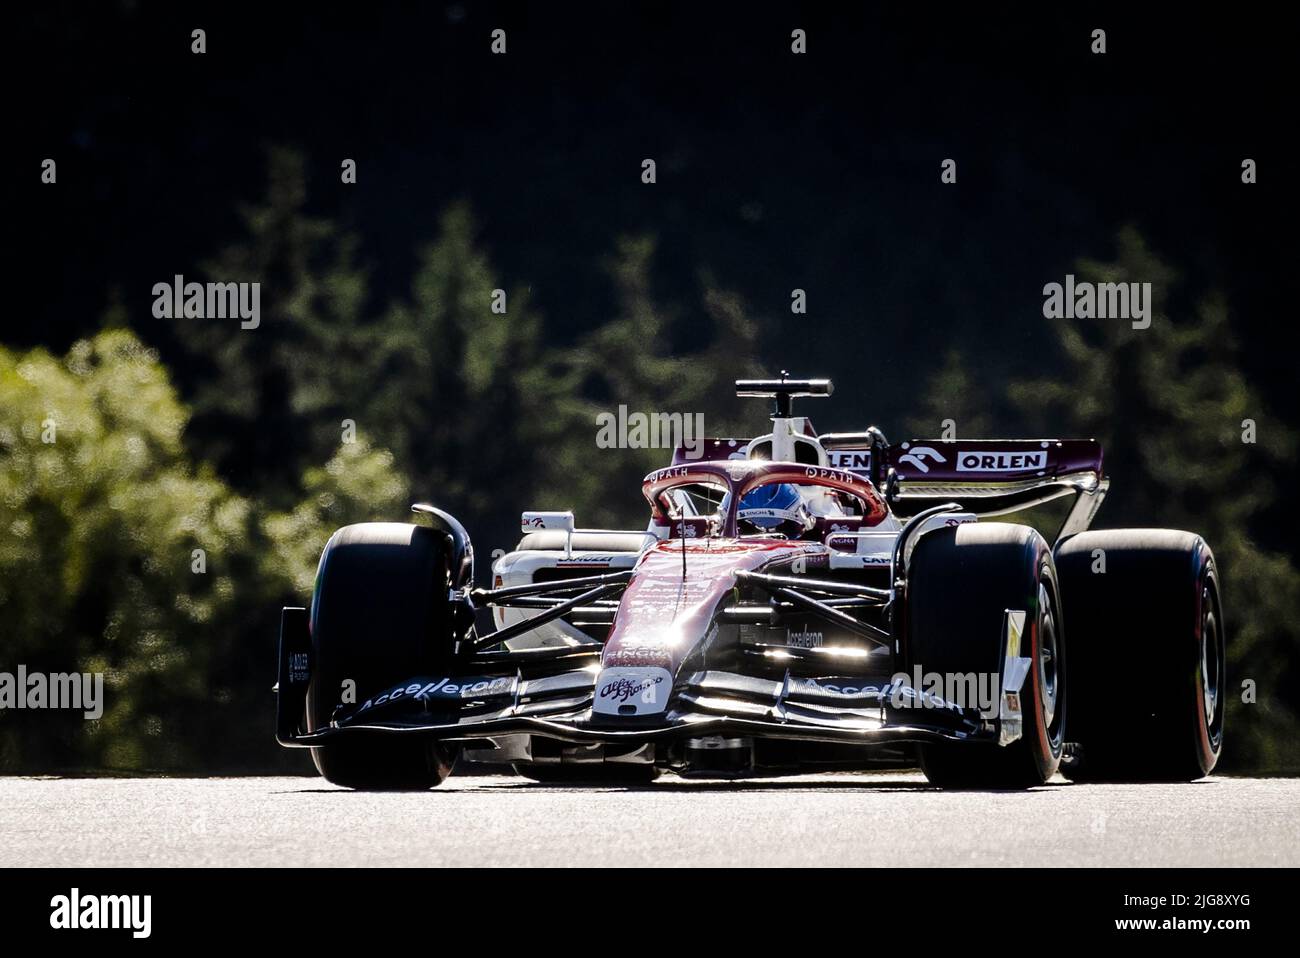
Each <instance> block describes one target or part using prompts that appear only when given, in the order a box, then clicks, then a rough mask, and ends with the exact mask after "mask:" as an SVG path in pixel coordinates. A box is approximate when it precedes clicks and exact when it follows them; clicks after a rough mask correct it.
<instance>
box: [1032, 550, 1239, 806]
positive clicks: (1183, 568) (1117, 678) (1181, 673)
mask: <svg viewBox="0 0 1300 958" xmlns="http://www.w3.org/2000/svg"><path fill="white" fill-rule="evenodd" d="M1098 550H1100V551H1098ZM1056 561H1057V567H1058V568H1059V570H1060V574H1061V588H1062V591H1063V592H1064V594H1065V596H1066V599H1067V601H1068V602H1069V603H1070V636H1071V642H1070V680H1071V682H1073V683H1074V692H1073V693H1072V695H1071V698H1072V701H1073V702H1074V706H1075V720H1072V721H1071V723H1070V724H1071V729H1070V740H1071V741H1072V742H1076V743H1078V745H1079V755H1078V757H1077V759H1073V758H1072V759H1071V760H1070V761H1069V762H1067V763H1066V766H1065V767H1064V769H1063V771H1064V773H1065V774H1066V775H1067V776H1068V777H1069V778H1071V779H1074V780H1076V781H1165V782H1169V781H1191V780H1193V779H1197V778H1202V777H1203V776H1205V775H1208V774H1209V773H1210V771H1211V770H1212V769H1213V768H1214V766H1215V763H1216V762H1218V760H1219V755H1220V753H1221V751H1222V749H1223V711H1224V704H1225V699H1226V695H1225V691H1226V688H1227V685H1226V676H1225V671H1224V660H1225V651H1226V642H1225V634H1224V629H1223V610H1222V604H1221V600H1220V597H1219V578H1218V570H1217V568H1216V566H1215V563H1214V555H1213V553H1211V551H1210V547H1209V546H1208V545H1206V543H1205V540H1204V539H1202V538H1201V537H1200V536H1198V535H1195V534H1193V533H1190V532H1177V531H1174V530H1171V529H1112V530H1102V531H1097V532H1083V533H1080V534H1079V535H1076V536H1072V537H1071V538H1069V539H1067V540H1066V541H1065V542H1064V543H1062V544H1061V546H1060V547H1059V548H1058V549H1057V553H1056ZM1099 561H1103V562H1104V565H1099V564H1098V563H1099ZM1094 568H1104V569H1105V572H1104V573H1102V572H1094V571H1093V570H1094Z"/></svg>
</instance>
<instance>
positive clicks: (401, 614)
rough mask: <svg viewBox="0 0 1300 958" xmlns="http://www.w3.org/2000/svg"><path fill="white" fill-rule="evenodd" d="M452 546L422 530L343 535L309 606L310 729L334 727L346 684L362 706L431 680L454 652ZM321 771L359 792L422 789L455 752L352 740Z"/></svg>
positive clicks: (361, 530)
mask: <svg viewBox="0 0 1300 958" xmlns="http://www.w3.org/2000/svg"><path fill="white" fill-rule="evenodd" d="M448 552H449V550H448V547H447V539H446V537H445V536H443V535H442V534H440V533H439V532H437V531H435V530H433V529H429V528H425V527H423V526H414V525H408V524H406V523H397V522H367V523H361V524H359V525H352V526H345V527H343V528H342V529H339V530H338V531H337V532H335V533H334V535H333V536H332V537H331V538H330V541H329V542H328V543H327V544H326V546H325V551H324V553H323V554H322V555H321V562H320V568H319V570H318V572H317V574H316V591H315V594H314V595H313V597H312V606H311V639H312V678H311V684H310V685H309V686H308V689H307V729H308V731H315V730H317V729H321V728H325V727H327V726H328V725H329V723H330V719H331V717H332V716H333V713H334V709H335V708H336V707H337V706H338V705H339V704H340V697H341V692H342V688H343V683H344V681H345V680H351V681H353V682H355V683H356V690H355V691H356V698H355V701H358V702H364V701H365V699H366V698H367V697H368V696H370V695H373V694H375V693H378V692H382V691H384V690H385V689H387V688H391V687H392V686H394V685H396V684H398V683H399V682H403V681H405V680H407V679H409V678H410V677H411V676H413V675H418V674H429V673H430V672H433V671H436V670H437V668H438V665H439V663H440V662H441V661H443V660H444V659H445V657H446V655H447V654H448V653H449V652H450V649H449V641H450V616H449V611H448V602H447V592H448V586H449V581H450V579H449V576H450V571H449V570H450V562H449V560H448ZM311 753H312V760H313V761H314V762H315V763H316V768H317V770H318V771H319V772H320V773H321V775H322V776H324V777H325V779H326V780H328V781H330V782H332V783H334V784H335V785H342V786H345V787H347V788H356V789H425V788H431V787H432V786H434V785H437V784H439V783H440V782H442V780H443V779H445V778H446V777H447V775H448V773H449V772H450V771H451V766H452V763H453V761H454V758H455V753H454V751H452V750H451V749H449V748H448V747H447V746H444V745H441V744H439V743H436V742H430V741H429V740H428V739H425V738H423V737H411V736H409V735H405V734H394V733H385V732H369V733H367V732H360V731H358V732H352V733H349V734H348V735H346V736H341V737H340V738H338V739H337V740H336V741H333V742H330V743H329V744H327V745H321V746H317V747H315V748H313V749H312V750H311Z"/></svg>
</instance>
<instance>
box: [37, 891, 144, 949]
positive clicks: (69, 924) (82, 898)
mask: <svg viewBox="0 0 1300 958" xmlns="http://www.w3.org/2000/svg"><path fill="white" fill-rule="evenodd" d="M50 927H51V928H53V929H54V930H55V931H76V930H81V929H85V930H92V931H100V930H114V929H117V930H122V929H125V930H129V931H130V932H131V937H132V938H148V937H149V935H150V933H151V932H152V930H153V896H152V895H83V894H82V893H81V889H79V888H74V889H72V891H71V892H69V893H68V894H66V895H55V896H54V897H53V898H51V899H50Z"/></svg>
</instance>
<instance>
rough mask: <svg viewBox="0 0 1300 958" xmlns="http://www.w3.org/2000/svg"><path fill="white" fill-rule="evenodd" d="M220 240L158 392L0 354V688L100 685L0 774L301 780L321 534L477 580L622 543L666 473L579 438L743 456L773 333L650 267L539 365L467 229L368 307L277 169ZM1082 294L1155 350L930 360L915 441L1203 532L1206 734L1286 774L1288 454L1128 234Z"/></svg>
mask: <svg viewBox="0 0 1300 958" xmlns="http://www.w3.org/2000/svg"><path fill="white" fill-rule="evenodd" d="M243 220H244V224H245V236H244V237H243V238H242V239H240V240H239V241H238V242H236V243H234V244H232V245H230V246H228V247H227V248H225V249H223V250H221V251H219V252H218V253H217V254H216V255H215V256H214V258H213V259H212V261H211V262H210V263H209V264H208V265H207V267H206V270H207V273H208V275H209V277H210V278H214V279H221V280H223V281H230V280H242V281H249V282H253V281H257V282H261V283H262V285H263V292H262V309H263V315H262V322H261V326H260V327H259V328H258V329H257V330H252V331H244V330H240V329H239V328H238V324H237V323H235V322H231V323H225V324H223V323H221V322H214V321H212V320H198V319H190V320H185V319H182V320H178V321H177V322H178V325H179V327H180V328H179V329H178V335H177V341H178V342H180V343H183V344H184V346H183V349H184V350H185V351H186V352H185V353H184V354H183V355H178V356H175V357H172V360H173V362H172V363H171V365H173V366H175V368H178V369H182V368H183V369H184V370H185V371H186V373H185V377H184V380H183V381H181V382H178V383H177V384H175V385H174V384H173V383H172V381H171V380H170V378H169V374H168V370H167V368H166V367H165V366H164V365H163V363H162V361H161V360H160V358H159V356H158V355H157V354H156V353H155V352H153V351H151V350H150V349H149V348H147V347H146V346H145V345H144V344H142V343H141V342H140V341H139V340H138V338H137V337H136V336H135V335H133V334H132V333H131V332H130V331H128V327H129V321H130V317H128V316H125V315H121V314H114V315H111V316H109V317H108V318H107V322H106V324H105V325H106V331H104V332H102V333H100V334H98V335H96V336H94V337H92V338H88V339H85V340H82V341H79V342H77V343H76V344H75V345H74V346H73V347H72V348H71V350H69V352H68V353H67V355H65V356H62V357H56V356H52V355H49V354H48V353H47V352H45V351H44V350H41V349H36V350H32V351H30V352H25V353H16V352H13V351H9V350H6V349H3V348H0V629H2V630H3V633H2V638H3V651H4V656H3V661H0V668H5V669H12V668H13V667H15V666H16V665H17V664H18V663H23V664H25V665H26V666H27V667H28V669H29V670H32V671H80V670H89V671H103V672H105V673H106V676H107V682H106V685H107V690H106V691H107V703H106V711H105V713H104V716H103V718H102V720H100V721H99V722H85V721H83V720H82V719H81V717H80V715H79V714H77V713H57V712H45V713H40V714H39V715H33V714H32V713H23V712H11V711H6V712H3V713H0V768H3V769H6V770H22V771H36V770H56V769H74V768H89V769H113V770H139V769H174V770H194V771H209V772H212V771H222V772H234V771H244V770H270V769H301V768H302V763H301V756H295V755H291V754H290V753H287V752H284V751H283V750H280V749H278V748H277V747H276V746H275V745H274V744H273V742H272V737H271V730H272V717H271V716H272V706H273V701H272V696H271V694H270V686H271V683H272V682H273V680H274V679H273V661H274V648H275V640H276V628H277V622H278V612H279V607H280V606H281V605H282V604H301V603H304V602H305V601H306V600H307V598H308V595H309V593H310V589H311V584H312V579H313V576H314V572H315V564H316V560H317V557H318V555H319V553H320V549H321V547H322V546H323V545H324V543H325V540H326V539H327V537H328V536H329V534H330V532H331V531H332V530H333V529H335V528H336V527H338V526H340V525H343V524H346V523H349V522H354V521H363V520H368V519H379V518H386V519H401V518H403V516H404V515H405V514H406V511H407V508H408V504H409V502H410V501H412V500H413V499H424V500H428V501H432V502H436V503H437V504H438V505H440V506H442V507H444V508H447V509H449V510H450V511H452V512H453V513H455V514H457V515H459V516H461V518H462V519H463V520H464V521H465V522H466V523H467V525H468V526H469V527H470V528H471V530H472V531H473V532H474V535H475V541H476V547H477V549H478V551H479V552H480V555H481V556H483V557H484V558H486V557H487V556H488V555H490V554H491V553H492V552H493V551H494V550H497V549H502V550H504V549H509V548H510V547H512V546H513V545H514V543H515V541H516V539H517V525H516V521H515V517H516V516H517V514H518V512H519V510H520V509H522V508H527V507H537V508H573V509H574V510H575V511H576V512H577V513H578V518H579V522H580V524H582V525H584V526H614V527H637V526H641V525H642V524H643V523H644V521H645V516H644V510H643V508H642V506H641V504H640V502H639V497H638V496H637V495H636V493H635V490H636V487H637V483H638V481H639V479H640V478H641V476H642V475H643V474H644V473H645V472H647V471H649V470H650V469H653V468H655V467H657V466H660V465H662V464H663V459H664V455H665V454H664V452H663V451H662V450H626V451H620V452H618V453H607V452H603V451H600V450H598V449H597V448H596V446H595V435H596V419H595V417H596V414H597V413H599V412H604V411H610V410H613V409H614V408H615V407H617V406H618V405H619V404H626V405H627V406H628V407H629V409H632V410H643V411H650V410H664V411H680V412H683V413H694V412H700V411H702V412H704V413H705V415H706V419H705V425H706V431H707V432H708V433H709V434H711V435H729V434H734V435H746V434H748V433H750V432H752V426H753V416H754V413H755V410H754V409H753V408H752V407H749V408H745V407H743V406H742V405H741V403H742V402H743V401H740V400H737V399H736V398H735V397H733V396H731V395H730V390H729V389H727V388H726V384H727V383H728V382H729V381H730V380H731V379H733V378H736V377H739V376H744V375H751V374H758V373H762V372H765V371H770V370H766V369H765V367H764V364H763V363H762V362H761V361H760V358H759V357H760V355H761V354H762V353H763V351H764V350H762V349H761V348H760V342H761V341H762V340H763V338H764V337H765V336H775V335H776V334H775V331H774V327H775V323H774V322H773V321H772V320H771V319H769V318H768V317H763V316H754V315H752V314H751V313H749V311H748V310H747V309H746V306H745V304H744V303H743V302H741V300H740V299H739V297H738V296H736V295H735V294H734V293H731V292H729V291H727V290H725V289H721V288H719V287H718V285H717V283H716V282H715V281H714V280H713V278H712V277H711V276H710V275H709V273H708V272H707V271H701V272H700V273H699V274H698V276H697V282H696V284H695V286H694V287H693V288H690V289H686V290H682V291H680V292H679V293H678V294H677V296H676V298H674V299H672V300H668V301H665V299H664V298H663V297H662V296H659V295H656V292H655V290H654V284H653V276H654V262H655V256H656V247H655V243H654V241H653V240H652V239H651V238H649V237H642V236H631V237H624V238H622V239H620V240H619V241H618V242H617V243H616V244H615V247H614V249H612V250H611V251H610V253H609V256H608V259H607V262H606V263H605V270H606V275H607V278H608V282H609V284H610V289H611V290H612V293H613V297H612V298H613V301H614V302H615V303H616V309H615V311H614V314H613V315H611V316H610V317H609V319H608V320H607V321H606V322H604V323H603V324H601V325H600V326H599V327H598V328H596V329H593V330H591V331H590V332H588V333H587V334H586V335H584V336H583V337H582V338H581V339H579V340H577V341H575V342H569V343H563V344H561V343H556V342H552V341H551V340H550V339H548V335H547V327H546V323H545V320H544V318H543V317H542V316H541V315H539V314H538V313H537V312H536V310H535V309H534V308H533V307H532V306H531V305H530V302H529V296H528V290H527V288H505V286H504V285H503V284H502V283H501V281H500V279H499V277H498V276H497V274H496V272H495V271H494V268H493V265H492V261H491V257H490V255H489V251H488V250H487V249H486V248H485V247H484V245H483V244H482V242H481V239H480V237H479V235H478V232H477V229H476V225H475V222H474V217H473V214H472V212H471V210H470V208H469V206H468V205H467V204H464V203H459V204H454V205H452V206H450V207H449V208H448V209H446V210H444V211H443V213H442V215H441V216H440V218H439V220H438V224H437V232H436V235H435V236H434V238H433V240H432V242H431V243H430V244H429V246H428V247H427V248H426V249H424V250H422V251H420V252H419V255H418V258H417V265H416V269H415V273H414V280H413V282H412V284H411V288H410V290H409V291H408V292H407V293H406V294H405V295H403V296H400V297H397V298H395V299H393V300H391V301H387V302H380V301H377V296H376V295H375V294H374V293H373V291H372V289H371V285H370V281H369V276H368V273H367V270H366V269H365V268H364V267H363V266H362V265H361V264H359V263H358V262H357V257H356V253H355V251H356V244H355V242H354V241H353V240H352V239H351V238H350V237H349V236H348V234H347V233H346V232H345V231H343V230H341V229H340V228H339V227H338V226H337V225H336V224H334V223H331V222H329V221H326V220H322V219H319V218H316V217H313V216H312V215H310V214H309V213H308V211H307V209H306V189H305V186H304V180H303V173H302V164H301V161H300V160H299V158H298V157H297V156H296V155H295V154H293V153H291V152H287V151H276V152H274V153H273V154H272V157H271V173H270V178H269V188H268V190H267V193H266V195H265V197H264V198H263V199H262V200H261V201H260V203H258V204H257V205H254V206H250V207H249V208H247V209H246V210H244V211H243ZM1078 273H1079V274H1080V276H1081V278H1087V279H1095V280H1099V281H1101V280H1129V279H1131V280H1135V281H1143V280H1145V281H1153V282H1154V283H1155V295H1156V310H1155V316H1154V322H1153V323H1152V326H1151V328H1150V329H1146V330H1133V329H1131V328H1130V327H1129V325H1128V324H1127V323H1124V322H1100V321H1064V320H1062V321H1055V325H1054V326H1053V329H1054V330H1055V332H1056V335H1057V339H1058V344H1059V348H1060V351H1061V356H1060V361H1061V363H1063V365H1064V368H1065V369H1066V370H1067V374H1066V375H1065V376H1064V377H1057V378H1051V379H1048V378H1043V379H1021V380H1017V381H1015V382H1012V383H1010V384H1005V385H1004V384H991V383H988V382H986V381H984V377H982V376H981V375H980V366H979V364H978V357H972V358H971V359H968V358H967V357H966V356H965V355H964V354H962V353H960V352H956V351H954V352H951V353H949V354H948V355H946V356H945V357H944V358H943V361H942V365H941V366H940V367H939V370H938V372H937V373H936V374H935V376H934V379H933V381H932V383H931V384H930V388H929V389H928V390H927V391H926V395H925V396H923V397H919V398H918V401H917V403H916V407H917V409H918V415H917V419H916V421H915V422H914V423H912V424H911V425H913V426H914V428H915V431H916V432H917V433H918V434H922V435H924V434H929V435H934V434H935V432H936V429H937V426H938V424H939V423H940V422H941V421H942V420H943V419H947V418H951V419H954V420H955V421H956V423H957V428H958V433H959V435H963V436H970V435H973V434H976V433H980V434H989V435H998V434H1003V435H1006V434H1014V433H1020V434H1038V435H1079V436H1096V437H1097V438H1099V439H1100V440H1101V441H1102V443H1103V445H1104V446H1105V448H1106V450H1107V455H1108V463H1109V467H1110V472H1111V474H1112V476H1113V477H1114V479H1115V487H1114V490H1113V492H1112V495H1111V498H1110V500H1109V501H1108V502H1107V504H1106V506H1105V507H1104V509H1103V512H1102V516H1101V518H1102V521H1101V522H1100V523H1099V525H1102V526H1106V525H1169V526H1181V527H1185V528H1189V529H1193V530H1196V531H1198V532H1201V533H1203V534H1204V535H1205V536H1206V538H1207V539H1208V540H1209V541H1210V543H1211V545H1212V546H1213V548H1214V549H1215V552H1216V554H1217V556H1218V558H1219V561H1220V563H1221V565H1222V567H1223V578H1224V588H1225V598H1226V609H1227V617H1228V626H1229V629H1230V630H1231V631H1230V635H1231V640H1232V645H1231V652H1230V657H1231V663H1230V664H1231V668H1232V675H1233V677H1234V678H1236V679H1238V680H1240V679H1243V678H1252V679H1254V680H1255V681H1256V682H1257V683H1258V686H1259V690H1258V704H1256V705H1252V706H1243V705H1240V704H1234V706H1233V709H1232V711H1231V713H1230V715H1229V722H1230V725H1229V736H1230V738H1229V747H1228V750H1227V762H1228V765H1229V767H1230V768H1235V769H1265V770H1284V769H1292V770H1293V769H1294V768H1295V762H1296V760H1295V758H1294V749H1293V748H1292V747H1291V746H1290V742H1293V741H1294V738H1295V735H1296V733H1297V731H1300V726H1298V725H1297V720H1296V694H1295V684H1296V676H1297V666H1298V663H1300V646H1298V643H1297V631H1296V626H1295V624H1294V621H1293V613H1294V612H1295V610H1296V609H1297V608H1300V575H1297V572H1296V569H1295V567H1294V565H1293V563H1292V562H1291V560H1290V559H1289V558H1288V557H1287V556H1285V555H1282V554H1279V553H1275V552H1270V551H1268V550H1267V549H1263V548H1260V547H1258V546H1257V545H1256V543H1255V532H1256V530H1257V529H1258V528H1259V527H1260V524H1261V523H1264V522H1267V520H1268V517H1269V515H1271V514H1272V513H1271V512H1270V510H1272V509H1275V508H1276V507H1277V501H1276V500H1277V496H1278V490H1277V489H1276V488H1274V487H1273V486H1272V485H1271V484H1270V482H1269V481H1268V478H1267V476H1268V472H1267V470H1266V469H1265V468H1263V467H1262V466H1261V462H1262V461H1265V460H1267V461H1273V462H1282V461H1287V460H1289V458H1290V457H1291V456H1293V454H1294V449H1293V446H1292V440H1291V438H1290V435H1291V434H1290V432H1289V431H1288V429H1287V427H1286V426H1285V425H1283V424H1281V423H1278V422H1276V421H1274V420H1268V419H1260V422H1259V443H1258V444H1257V445H1246V444H1244V443H1243V442H1242V441H1241V434H1240V433H1241V420H1242V419H1244V418H1247V417H1250V416H1254V417H1255V418H1257V419H1258V418H1259V417H1261V416H1262V415H1264V414H1263V413H1261V412H1260V410H1261V409H1262V406H1261V403H1260V401H1259V399H1258V397H1256V396H1255V395H1253V393H1252V391H1251V389H1250V387H1249V384H1248V383H1247V382H1246V381H1245V380H1244V379H1243V377H1242V375H1241V373H1240V371H1239V366H1238V364H1237V362H1236V358H1235V357H1236V353H1235V345H1234V344H1233V342H1232V341H1231V337H1230V335H1229V332H1230V324H1229V321H1228V308H1227V306H1226V304H1224V303H1223V302H1221V301H1220V300H1219V299H1217V298H1216V297H1215V296H1214V295H1213V294H1212V293H1209V294H1206V295H1204V296H1203V297H1202V298H1201V299H1199V300H1197V301H1195V302H1192V303H1191V304H1190V305H1177V306H1176V305H1175V294H1176V293H1177V292H1178V287H1177V277H1176V276H1175V274H1174V273H1173V271H1172V270H1171V269H1169V268H1168V267H1167V266H1166V265H1165V264H1163V263H1162V262H1160V261H1159V259H1157V258H1156V257H1155V256H1154V255H1153V254H1152V253H1151V252H1150V251H1149V250H1147V249H1146V248H1145V246H1144V245H1143V243H1142V241H1141V239H1140V238H1139V237H1138V236H1137V235H1136V234H1135V233H1133V232H1132V231H1126V232H1125V233H1124V234H1122V235H1121V236H1120V239H1119V248H1118V254H1117V256H1116V258H1115V260H1114V261H1113V262H1109V263H1098V262H1084V263H1081V264H1080V265H1079V267H1078ZM187 278H188V277H187ZM498 289H503V290H504V292H505V294H506V299H505V301H506V312H505V313H504V314H498V313H493V312H492V311H491V309H490V306H491V303H492V302H493V297H494V291H495V290H498ZM1177 302H1178V303H1179V304H1182V303H1183V302H1184V301H1183V300H1182V299H1178V300H1177ZM994 345H995V344H994ZM768 351H769V352H771V351H773V350H768ZM814 372H815V370H814ZM178 387H180V390H179V392H178ZM182 397H183V398H182ZM1135 423H1137V424H1140V425H1141V428H1140V429H1134V428H1132V427H1133V425H1134V424H1135ZM51 424H52V426H53V432H52V433H50V432H49V427H50V425H51ZM839 425H840V427H842V428H849V427H851V426H863V425H866V423H865V422H862V423H850V424H839ZM353 430H354V432H355V436H353ZM51 437H52V441H44V440H46V439H50V438H51ZM352 439H355V441H349V440H352ZM195 550H203V553H204V561H205V564H206V568H205V570H204V571H201V572H196V571H195V566H194V563H195ZM486 565H487V563H486V562H485V561H482V560H481V561H480V567H479V574H480V576H481V577H482V576H484V575H485V571H486V570H485V566H486Z"/></svg>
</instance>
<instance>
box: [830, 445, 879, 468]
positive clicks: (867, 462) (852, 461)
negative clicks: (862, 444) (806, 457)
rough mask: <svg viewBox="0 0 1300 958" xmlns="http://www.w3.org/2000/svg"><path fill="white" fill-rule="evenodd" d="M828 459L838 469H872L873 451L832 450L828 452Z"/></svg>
mask: <svg viewBox="0 0 1300 958" xmlns="http://www.w3.org/2000/svg"><path fill="white" fill-rule="evenodd" d="M826 459H827V461H828V462H829V463H830V465H831V466H833V467H834V468H836V469H848V470H850V471H852V472H870V471H871V453H870V452H867V451H865V450H856V449H840V450H831V451H829V452H827V453H826Z"/></svg>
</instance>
